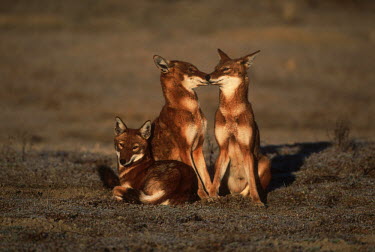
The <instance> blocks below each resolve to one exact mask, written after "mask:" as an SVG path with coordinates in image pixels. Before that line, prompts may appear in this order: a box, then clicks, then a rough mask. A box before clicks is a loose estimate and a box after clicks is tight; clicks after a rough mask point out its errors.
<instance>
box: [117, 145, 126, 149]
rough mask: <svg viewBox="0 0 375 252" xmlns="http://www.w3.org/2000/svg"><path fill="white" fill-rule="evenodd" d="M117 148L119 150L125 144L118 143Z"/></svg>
mask: <svg viewBox="0 0 375 252" xmlns="http://www.w3.org/2000/svg"><path fill="white" fill-rule="evenodd" d="M117 146H118V148H119V149H120V150H121V149H123V148H124V147H125V145H124V144H123V143H118V145H117Z"/></svg>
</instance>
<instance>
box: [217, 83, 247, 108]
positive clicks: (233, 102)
mask: <svg viewBox="0 0 375 252" xmlns="http://www.w3.org/2000/svg"><path fill="white" fill-rule="evenodd" d="M248 89H249V78H248V77H247V76H246V77H243V78H235V79H233V80H231V82H230V83H227V84H226V85H225V86H221V87H220V98H219V101H220V105H219V106H220V107H226V106H231V107H232V106H237V105H241V104H244V103H249V100H248Z"/></svg>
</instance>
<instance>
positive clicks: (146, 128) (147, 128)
mask: <svg viewBox="0 0 375 252" xmlns="http://www.w3.org/2000/svg"><path fill="white" fill-rule="evenodd" d="M139 133H141V136H142V137H143V138H144V139H149V138H150V136H151V122H150V121H147V122H145V123H144V124H143V126H142V127H141V128H140V129H139Z"/></svg>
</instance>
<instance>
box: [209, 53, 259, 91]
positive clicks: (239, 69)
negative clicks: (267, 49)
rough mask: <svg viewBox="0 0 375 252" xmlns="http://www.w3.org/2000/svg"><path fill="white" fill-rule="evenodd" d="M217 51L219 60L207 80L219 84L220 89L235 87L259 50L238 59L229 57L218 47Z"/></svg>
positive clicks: (244, 75) (245, 74)
mask: <svg viewBox="0 0 375 252" xmlns="http://www.w3.org/2000/svg"><path fill="white" fill-rule="evenodd" d="M218 52H219V55H220V61H219V64H217V66H216V67H215V70H214V71H213V72H212V73H211V74H210V77H209V81H210V83H211V84H213V85H218V86H220V88H221V89H229V88H230V89H235V88H236V87H237V86H238V85H240V83H241V82H242V79H243V78H245V77H246V76H247V69H249V67H250V66H251V65H252V64H253V62H254V59H255V56H256V54H257V53H259V52H260V51H259V50H258V51H256V52H253V53H251V54H249V55H246V56H243V57H241V58H238V59H231V58H230V57H229V56H228V55H227V54H226V53H224V52H223V51H222V50H220V49H218Z"/></svg>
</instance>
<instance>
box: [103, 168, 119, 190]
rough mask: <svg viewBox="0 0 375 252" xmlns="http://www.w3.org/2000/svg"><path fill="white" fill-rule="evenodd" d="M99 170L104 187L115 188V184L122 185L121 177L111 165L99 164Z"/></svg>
mask: <svg viewBox="0 0 375 252" xmlns="http://www.w3.org/2000/svg"><path fill="white" fill-rule="evenodd" d="M97 171H98V174H99V177H100V180H101V181H102V183H103V186H104V187H106V188H109V189H113V188H114V187H115V186H119V185H120V179H119V178H118V176H117V175H116V173H115V172H114V171H113V170H112V169H111V168H110V167H109V166H107V165H99V166H98V167H97Z"/></svg>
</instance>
